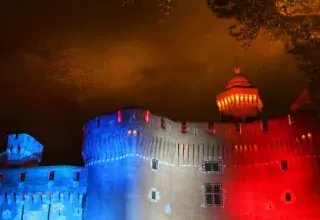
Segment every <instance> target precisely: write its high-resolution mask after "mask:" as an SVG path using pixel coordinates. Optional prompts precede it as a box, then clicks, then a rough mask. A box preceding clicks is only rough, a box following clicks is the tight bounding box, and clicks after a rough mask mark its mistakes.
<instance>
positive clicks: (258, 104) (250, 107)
mask: <svg viewBox="0 0 320 220" xmlns="http://www.w3.org/2000/svg"><path fill="white" fill-rule="evenodd" d="M217 105H218V108H219V111H220V112H221V113H223V114H225V115H232V116H234V117H239V118H240V117H255V116H257V115H258V113H259V112H261V110H262V107H263V104H262V101H261V99H260V96H259V91H258V89H257V88H255V87H254V86H252V85H251V84H250V82H249V80H248V79H247V78H246V77H244V76H243V75H242V74H241V73H240V68H235V71H234V75H233V77H232V78H231V80H229V82H228V83H227V84H226V86H225V91H224V92H222V93H220V94H218V95H217Z"/></svg>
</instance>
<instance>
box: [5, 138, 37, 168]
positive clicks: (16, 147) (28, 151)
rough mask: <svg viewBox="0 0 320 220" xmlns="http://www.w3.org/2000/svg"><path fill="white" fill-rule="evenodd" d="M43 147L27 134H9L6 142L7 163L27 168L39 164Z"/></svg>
mask: <svg viewBox="0 0 320 220" xmlns="http://www.w3.org/2000/svg"><path fill="white" fill-rule="evenodd" d="M42 151H43V145H42V144H40V143H39V142H38V141H37V140H36V139H35V138H33V137H32V136H30V135H28V134H25V133H23V134H10V135H8V142H7V163H8V164H9V165H13V166H28V165H34V164H37V163H39V162H41V158H42Z"/></svg>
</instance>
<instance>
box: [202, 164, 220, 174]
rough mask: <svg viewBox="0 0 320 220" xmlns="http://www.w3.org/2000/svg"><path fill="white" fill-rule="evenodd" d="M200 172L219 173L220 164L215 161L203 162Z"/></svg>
mask: <svg viewBox="0 0 320 220" xmlns="http://www.w3.org/2000/svg"><path fill="white" fill-rule="evenodd" d="M202 171H205V172H219V171H220V164H219V162H217V161H204V162H203V163H202Z"/></svg>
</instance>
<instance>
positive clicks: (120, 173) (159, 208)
mask: <svg viewBox="0 0 320 220" xmlns="http://www.w3.org/2000/svg"><path fill="white" fill-rule="evenodd" d="M83 132H84V141H83V147H82V156H83V158H84V162H85V165H86V167H72V166H52V167H30V168H21V169H10V170H9V169H4V170H0V209H1V210H0V214H1V213H2V214H1V216H0V219H21V216H22V215H23V219H24V220H25V219H27V220H28V219H32V220H37V219H58V220H59V219H88V220H89V219H90V220H91V219H96V220H99V219H101V220H108V219H110V220H114V219H119V220H122V219H130V220H144V219H146V220H147V219H159V220H164V219H168V220H169V219H175V220H180V219H181V220H182V219H183V220H194V219H197V220H206V219H212V218H217V219H222V220H223V219H228V220H230V219H237V220H238V219H241V218H247V219H248V218H249V219H250V218H258V219H263V218H264V216H268V217H265V218H266V219H268V218H269V219H270V218H274V219H280V217H279V216H280V214H279V211H278V210H287V211H288V210H289V207H294V210H295V212H293V211H292V210H291V211H288V212H287V213H286V215H282V216H281V218H283V216H286V217H288V216H289V215H288V213H291V219H295V217H294V216H306V215H308V216H309V217H308V219H317V218H318V217H319V216H317V215H316V214H315V213H314V210H317V209H315V208H314V207H315V206H317V205H319V204H320V201H319V195H318V193H317V191H318V190H317V184H318V183H319V182H320V178H319V176H320V175H318V174H319V172H320V171H319V166H318V161H319V152H318V151H319V149H318V148H319V143H320V142H319V141H320V140H319V127H318V121H317V120H315V118H314V117H309V116H307V115H304V114H295V115H289V116H288V117H287V116H285V117H280V118H274V119H270V120H268V121H255V122H250V123H245V124H234V123H191V122H190V123H189V122H187V123H184V122H173V121H171V120H169V119H167V118H164V117H159V116H156V115H153V114H151V113H150V112H149V111H147V110H142V109H124V110H120V111H118V112H116V113H114V114H110V115H104V116H99V117H95V118H93V119H91V120H89V121H88V122H87V123H86V124H85V125H84V127H83ZM12 138H13V139H12V140H20V139H19V136H18V138H17V137H16V136H12ZM18 142H19V143H18ZM18 142H17V143H16V145H14V144H13V146H14V147H13V148H16V149H17V150H14V149H13V148H12V150H11V148H10V145H9V146H8V150H7V153H8V152H9V153H16V154H17V153H18V152H19V153H20V154H21V153H23V152H29V151H28V150H25V149H27V148H24V149H23V150H21V148H20V150H18V145H21V146H22V147H24V146H27V143H25V142H23V141H22V142H21V141H18ZM8 143H15V142H12V141H9V142H8ZM22 143H23V144H22ZM21 146H20V147H21ZM35 146H36V145H35ZM37 149H38V148H34V150H33V151H38V150H37ZM41 153H42V152H41ZM28 154H29V153H28ZM31 154H33V152H31ZM36 155H40V154H39V153H37V154H36ZM12 158H17V156H15V157H12ZM23 158H26V157H23ZM12 161H14V160H12ZM279 181H280V182H281V184H279ZM288 195H289V196H288ZM288 198H290V199H289V200H290V201H289V202H288V201H287V200H288ZM307 201H312V203H313V206H307V205H306V204H307V203H308V202H307ZM288 203H290V205H288ZM266 207H267V208H266ZM312 210H313V211H312ZM271 213H273V214H271ZM274 213H276V214H274ZM282 214H283V213H282Z"/></svg>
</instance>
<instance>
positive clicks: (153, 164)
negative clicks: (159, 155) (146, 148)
mask: <svg viewBox="0 0 320 220" xmlns="http://www.w3.org/2000/svg"><path fill="white" fill-rule="evenodd" d="M151 168H152V169H153V170H158V169H159V163H158V160H156V159H152V164H151Z"/></svg>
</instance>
